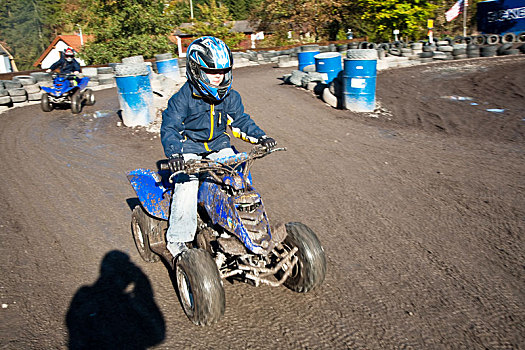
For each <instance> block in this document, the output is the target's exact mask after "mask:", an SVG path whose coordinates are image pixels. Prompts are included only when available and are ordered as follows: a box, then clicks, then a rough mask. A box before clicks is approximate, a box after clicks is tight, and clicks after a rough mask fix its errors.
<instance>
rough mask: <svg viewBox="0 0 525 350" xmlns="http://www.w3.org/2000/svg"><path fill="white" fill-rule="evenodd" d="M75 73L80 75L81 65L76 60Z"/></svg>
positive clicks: (74, 64)
mask: <svg viewBox="0 0 525 350" xmlns="http://www.w3.org/2000/svg"><path fill="white" fill-rule="evenodd" d="M73 73H75V74H78V73H80V64H79V63H78V62H77V60H75V59H74V60H73Z"/></svg>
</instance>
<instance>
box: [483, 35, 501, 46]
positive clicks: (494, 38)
mask: <svg viewBox="0 0 525 350" xmlns="http://www.w3.org/2000/svg"><path fill="white" fill-rule="evenodd" d="M498 42H499V36H498V35H496V34H486V35H485V43H487V45H496V44H497V43H498Z"/></svg>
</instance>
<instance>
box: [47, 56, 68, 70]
mask: <svg viewBox="0 0 525 350" xmlns="http://www.w3.org/2000/svg"><path fill="white" fill-rule="evenodd" d="M62 63H64V59H63V58H61V59H59V60H58V61H56V62H55V63H53V64H52V65H51V67H49V69H51V70H52V71H53V70H55V69H57V68H58V67H60V66H61V65H62Z"/></svg>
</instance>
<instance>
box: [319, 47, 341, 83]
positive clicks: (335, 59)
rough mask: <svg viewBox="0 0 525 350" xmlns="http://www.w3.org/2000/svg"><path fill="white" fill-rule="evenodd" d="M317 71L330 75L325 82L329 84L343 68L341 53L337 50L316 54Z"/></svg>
mask: <svg viewBox="0 0 525 350" xmlns="http://www.w3.org/2000/svg"><path fill="white" fill-rule="evenodd" d="M314 59H315V71H316V72H318V73H326V75H327V76H328V78H327V79H325V81H324V82H325V83H326V84H328V83H329V82H331V81H332V80H334V78H335V77H337V74H338V73H339V72H340V71H342V70H343V64H342V63H341V54H340V53H337V52H323V53H320V54H317V55H315V56H314Z"/></svg>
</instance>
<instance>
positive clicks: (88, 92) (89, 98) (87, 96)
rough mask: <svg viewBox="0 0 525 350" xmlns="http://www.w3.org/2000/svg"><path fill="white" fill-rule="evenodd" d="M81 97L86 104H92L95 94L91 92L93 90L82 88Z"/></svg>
mask: <svg viewBox="0 0 525 350" xmlns="http://www.w3.org/2000/svg"><path fill="white" fill-rule="evenodd" d="M82 99H83V100H84V101H86V106H93V105H94V104H95V94H94V93H93V90H91V89H86V90H84V92H82Z"/></svg>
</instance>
